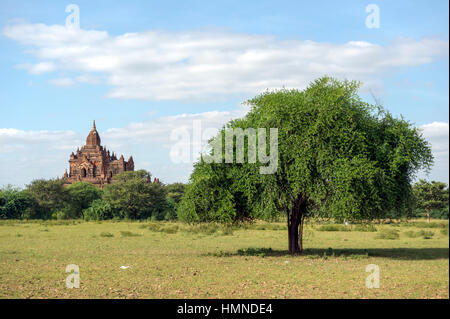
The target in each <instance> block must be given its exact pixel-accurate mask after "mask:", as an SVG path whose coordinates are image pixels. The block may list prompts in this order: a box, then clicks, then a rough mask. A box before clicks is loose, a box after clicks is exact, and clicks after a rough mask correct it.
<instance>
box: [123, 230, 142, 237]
mask: <svg viewBox="0 0 450 319" xmlns="http://www.w3.org/2000/svg"><path fill="white" fill-rule="evenodd" d="M120 234H121V235H122V237H139V236H142V235H141V234H137V233H133V232H130V231H128V230H127V231H121V232H120Z"/></svg>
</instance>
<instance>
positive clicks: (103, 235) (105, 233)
mask: <svg viewBox="0 0 450 319" xmlns="http://www.w3.org/2000/svg"><path fill="white" fill-rule="evenodd" d="M100 237H114V235H113V234H111V233H108V232H102V233H101V234H100Z"/></svg>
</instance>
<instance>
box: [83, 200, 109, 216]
mask: <svg viewBox="0 0 450 319" xmlns="http://www.w3.org/2000/svg"><path fill="white" fill-rule="evenodd" d="M83 217H84V219H85V220H105V219H111V218H112V217H113V209H112V207H111V205H110V204H109V203H107V202H105V201H103V200H101V199H96V200H94V201H93V202H92V203H91V207H89V208H87V209H85V210H84V211H83Z"/></svg>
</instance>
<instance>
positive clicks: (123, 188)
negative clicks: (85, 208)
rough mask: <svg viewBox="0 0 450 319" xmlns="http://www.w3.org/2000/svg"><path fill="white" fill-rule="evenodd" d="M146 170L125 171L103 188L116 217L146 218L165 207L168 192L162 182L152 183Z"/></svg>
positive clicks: (104, 197)
mask: <svg viewBox="0 0 450 319" xmlns="http://www.w3.org/2000/svg"><path fill="white" fill-rule="evenodd" d="M150 181H151V174H150V173H149V172H147V171H145V170H139V171H135V172H123V173H121V174H118V175H116V177H115V181H114V182H113V183H111V184H109V185H107V186H106V187H105V188H104V190H103V197H102V198H103V200H104V201H106V202H107V203H109V204H110V205H111V207H112V208H113V213H114V216H115V217H118V218H130V219H146V218H150V217H151V216H152V215H158V214H160V212H161V211H162V210H163V208H164V204H165V197H166V192H165V190H164V187H163V185H162V184H160V183H152V182H150Z"/></svg>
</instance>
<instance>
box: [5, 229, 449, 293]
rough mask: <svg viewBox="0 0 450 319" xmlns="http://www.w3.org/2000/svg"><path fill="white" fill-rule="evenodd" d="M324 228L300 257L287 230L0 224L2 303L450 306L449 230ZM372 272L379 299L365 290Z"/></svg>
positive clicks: (312, 233) (314, 232)
mask: <svg viewBox="0 0 450 319" xmlns="http://www.w3.org/2000/svg"><path fill="white" fill-rule="evenodd" d="M330 225H334V224H330ZM322 226H323V225H320V224H317V223H309V224H307V225H306V226H305V238H304V247H305V253H304V254H303V255H301V256H291V255H289V254H288V252H287V230H286V226H285V225H284V223H264V222H258V223H255V224H251V225H246V226H244V227H229V226H223V225H219V224H200V225H187V224H182V223H174V222H161V223H158V222H113V221H102V222H81V221H47V222H42V221H31V222H25V221H1V222H0V297H2V298H449V259H448V248H449V237H448V222H447V221H436V220H435V221H433V222H432V223H431V225H430V224H427V223H425V222H423V221H414V222H408V223H401V224H389V225H379V224H376V225H375V226H359V225H349V226H344V225H342V224H341V225H337V224H336V225H335V226H336V227H334V226H333V227H329V230H331V229H333V230H336V229H337V230H336V231H326V230H325V229H324V228H322V229H320V228H321V227H322ZM345 227H347V228H345ZM325 228H326V227H325ZM344 229H345V230H347V231H342V230H344ZM319 230H320V231H319ZM348 230H350V231H348ZM395 230H396V231H395ZM445 230H447V231H445ZM385 232H387V233H392V232H395V233H397V234H398V238H394V239H388V238H378V237H380V235H379V234H380V233H385ZM430 232H432V233H433V234H432V235H431V233H430ZM68 264H76V265H78V266H79V267H80V277H81V287H80V288H79V289H76V288H74V289H68V288H66V286H65V280H66V277H67V275H68V274H67V273H65V269H66V266H67V265H68ZM368 264H377V265H378V266H379V268H380V288H379V289H368V288H366V287H365V278H366V277H367V276H368V275H369V273H366V272H365V269H366V266H367V265H368ZM121 266H129V267H128V268H126V269H121V268H120V267H121Z"/></svg>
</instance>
